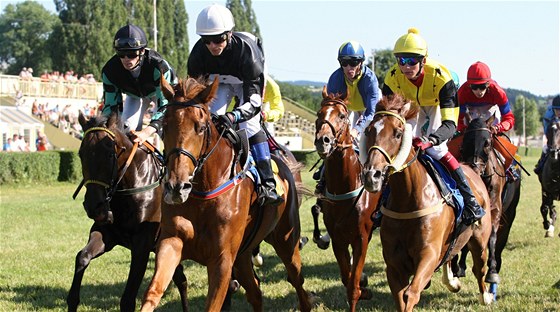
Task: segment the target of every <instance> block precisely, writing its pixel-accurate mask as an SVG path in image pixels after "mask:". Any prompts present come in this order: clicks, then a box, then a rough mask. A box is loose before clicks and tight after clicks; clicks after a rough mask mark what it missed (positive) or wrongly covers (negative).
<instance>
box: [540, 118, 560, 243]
mask: <svg viewBox="0 0 560 312" xmlns="http://www.w3.org/2000/svg"><path fill="white" fill-rule="evenodd" d="M545 135H546V140H547V144H548V152H547V154H546V156H543V157H546V159H545V160H544V164H543V169H542V171H541V173H540V174H539V182H540V183H541V193H542V202H541V208H540V210H541V215H542V218H543V227H544V229H545V231H546V233H545V237H553V236H554V224H555V223H556V217H557V214H556V208H555V207H554V201H555V200H560V183H558V180H560V119H558V118H554V119H553V120H552V121H551V122H550V125H549V126H548V128H547V131H546V133H545Z"/></svg>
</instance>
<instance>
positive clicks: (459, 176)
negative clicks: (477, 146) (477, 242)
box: [440, 152, 486, 225]
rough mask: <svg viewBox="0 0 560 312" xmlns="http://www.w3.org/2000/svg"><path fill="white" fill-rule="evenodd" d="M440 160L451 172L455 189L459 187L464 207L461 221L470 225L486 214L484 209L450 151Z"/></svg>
mask: <svg viewBox="0 0 560 312" xmlns="http://www.w3.org/2000/svg"><path fill="white" fill-rule="evenodd" d="M440 162H441V163H442V164H443V165H445V167H447V169H448V170H449V172H450V173H451V177H452V178H453V179H454V180H455V182H456V183H457V189H459V192H460V193H461V195H462V196H463V201H464V203H465V204H464V205H465V207H464V209H463V217H462V223H463V224H465V225H471V224H473V223H475V222H476V221H478V220H480V218H482V217H483V216H484V215H485V214H486V211H484V209H483V208H482V207H480V204H479V203H478V202H477V200H476V197H474V194H473V192H472V190H471V187H470V186H469V182H467V178H466V177H465V173H464V172H463V169H462V168H461V166H460V165H459V163H458V162H457V159H455V157H454V156H453V155H452V154H451V153H450V152H447V154H445V155H444V156H443V157H442V158H441V159H440Z"/></svg>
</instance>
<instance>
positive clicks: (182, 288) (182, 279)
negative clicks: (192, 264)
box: [173, 263, 189, 312]
mask: <svg viewBox="0 0 560 312" xmlns="http://www.w3.org/2000/svg"><path fill="white" fill-rule="evenodd" d="M183 270H184V268H183V265H182V264H181V263H179V265H178V266H177V267H176V268H175V273H173V283H174V284H175V286H177V289H178V290H179V295H181V307H182V309H183V312H186V311H188V310H189V305H188V301H187V286H188V284H187V277H186V276H185V272H184V271H183Z"/></svg>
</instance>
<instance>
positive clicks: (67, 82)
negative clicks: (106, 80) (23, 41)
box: [19, 67, 97, 98]
mask: <svg viewBox="0 0 560 312" xmlns="http://www.w3.org/2000/svg"><path fill="white" fill-rule="evenodd" d="M19 77H20V86H21V88H20V91H22V92H23V93H25V94H35V95H36V94H40V95H44V96H56V97H67V98H72V97H80V96H81V95H84V94H89V93H91V92H93V95H94V96H95V88H92V87H90V86H93V85H94V84H95V83H96V82H97V81H96V80H95V77H94V76H93V74H83V75H79V74H78V73H75V72H74V71H73V70H67V71H65V72H60V71H52V72H49V71H44V72H43V73H42V74H41V75H40V76H39V77H38V78H37V79H34V78H35V77H34V76H33V68H30V67H29V68H27V67H23V68H22V69H21V71H20V73H19Z"/></svg>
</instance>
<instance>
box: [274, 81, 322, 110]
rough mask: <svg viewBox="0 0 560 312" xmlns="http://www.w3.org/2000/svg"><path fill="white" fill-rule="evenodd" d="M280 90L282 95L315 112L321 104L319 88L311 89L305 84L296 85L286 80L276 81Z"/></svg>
mask: <svg viewBox="0 0 560 312" xmlns="http://www.w3.org/2000/svg"><path fill="white" fill-rule="evenodd" d="M277 82H278V86H279V87H280V90H281V92H282V97H286V98H289V99H290V100H293V101H295V102H298V103H299V104H301V105H303V106H305V107H307V108H309V109H310V110H312V111H314V112H316V111H318V110H319V106H320V105H321V100H322V99H323V98H322V95H321V90H320V89H317V90H312V89H310V88H309V87H306V86H298V85H294V84H291V83H288V82H281V81H277Z"/></svg>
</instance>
